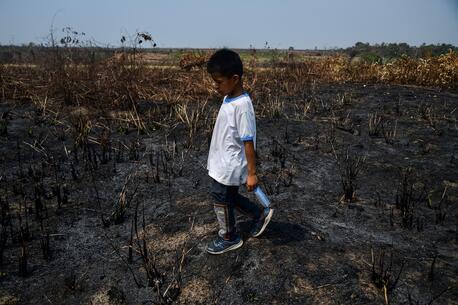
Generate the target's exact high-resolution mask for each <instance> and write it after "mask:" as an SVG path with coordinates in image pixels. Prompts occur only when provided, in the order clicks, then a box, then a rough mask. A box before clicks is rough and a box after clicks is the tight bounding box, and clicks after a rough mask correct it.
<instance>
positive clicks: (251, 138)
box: [240, 136, 253, 142]
mask: <svg viewBox="0 0 458 305" xmlns="http://www.w3.org/2000/svg"><path fill="white" fill-rule="evenodd" d="M240 139H241V140H242V141H243V142H246V141H253V136H245V137H242V138H240Z"/></svg>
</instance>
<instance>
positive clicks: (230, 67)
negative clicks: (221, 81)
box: [207, 48, 243, 77]
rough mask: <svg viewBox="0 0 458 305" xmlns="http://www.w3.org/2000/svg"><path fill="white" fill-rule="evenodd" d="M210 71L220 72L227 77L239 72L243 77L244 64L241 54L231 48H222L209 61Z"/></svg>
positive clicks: (208, 68) (208, 67)
mask: <svg viewBox="0 0 458 305" xmlns="http://www.w3.org/2000/svg"><path fill="white" fill-rule="evenodd" d="M207 72H208V73H210V74H211V73H220V74H221V75H223V76H226V77H232V76H233V75H235V74H237V75H238V76H240V77H242V75H243V64H242V60H240V56H239V54H237V53H236V52H234V51H232V50H229V49H226V48H224V49H220V50H218V51H216V52H215V53H214V54H213V55H212V56H211V57H210V60H209V61H208V63H207Z"/></svg>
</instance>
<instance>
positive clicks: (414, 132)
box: [0, 48, 458, 305]
mask: <svg viewBox="0 0 458 305" xmlns="http://www.w3.org/2000/svg"><path fill="white" fill-rule="evenodd" d="M73 51H74V50H73ZM73 51H72V50H70V49H69V50H66V49H65V48H64V49H56V52H55V53H51V55H50V56H49V57H47V58H43V59H42V60H40V61H38V62H37V63H36V64H34V65H28V66H21V65H8V66H7V65H3V66H0V98H1V102H0V144H1V145H0V207H1V214H0V283H1V285H0V304H2V305H3V304H409V305H413V304H415V305H427V304H437V305H439V304H444V305H445V304H458V141H457V139H458V126H457V107H458V93H457V89H458V56H457V55H456V54H455V53H449V54H445V55H442V56H440V57H434V58H430V59H413V58H408V57H401V58H399V59H397V60H395V61H393V62H390V63H388V64H385V65H379V64H368V63H364V62H357V63H351V62H350V61H349V59H348V58H347V57H345V56H342V55H336V56H324V57H321V58H320V59H312V58H310V59H306V60H301V61H295V60H290V61H288V62H281V63H279V64H276V65H272V66H270V67H265V66H263V67H258V66H257V65H256V59H255V58H253V61H250V62H247V63H246V66H247V67H248V68H247V69H246V76H245V80H244V84H245V88H246V90H247V91H248V92H249V93H250V94H251V96H252V97H253V102H254V107H255V111H256V115H257V128H258V151H257V156H258V159H257V162H258V165H257V166H258V173H259V177H260V181H261V185H262V186H263V187H264V189H265V190H266V192H267V193H268V195H269V196H270V197H271V199H272V201H273V205H274V208H275V209H276V213H275V215H274V218H273V220H272V222H271V224H270V225H269V227H268V229H267V230H266V232H265V234H264V235H262V237H260V238H258V239H249V238H247V237H246V236H245V235H246V234H245V232H246V231H247V230H248V229H249V225H250V224H249V222H248V220H247V219H246V218H244V217H243V216H242V215H239V217H238V219H239V227H240V230H241V232H242V235H244V238H245V244H244V246H243V247H242V248H241V249H240V250H238V251H234V252H230V253H227V254H224V255H221V256H210V255H208V254H206V252H205V246H206V243H207V242H208V241H209V240H210V239H211V238H213V236H214V235H215V233H216V221H215V216H214V214H213V209H212V205H211V200H210V198H209V197H208V195H207V191H208V186H209V178H208V176H207V173H206V170H205V166H206V158H207V152H208V145H209V140H210V137H211V132H212V127H213V124H214V120H215V117H216V114H217V110H218V108H219V103H220V101H221V98H220V97H218V96H217V95H216V93H215V91H214V90H213V89H212V83H211V79H210V78H209V76H208V75H207V74H206V72H205V69H203V68H202V67H203V65H204V63H205V59H206V58H207V57H208V54H206V53H204V52H201V53H198V54H190V55H187V56H183V58H182V60H181V61H180V65H179V66H174V67H170V66H163V67H160V66H157V62H158V61H159V62H160V58H158V57H157V56H150V57H148V56H145V55H144V54H142V55H139V54H137V53H136V52H135V50H134V52H126V53H122V54H119V55H116V56H114V57H113V58H111V59H109V60H103V61H94V60H92V61H91V60H90V57H88V59H87V60H86V61H75V60H73V57H72V52H73ZM249 196H252V195H251V194H249ZM253 199H254V198H253Z"/></svg>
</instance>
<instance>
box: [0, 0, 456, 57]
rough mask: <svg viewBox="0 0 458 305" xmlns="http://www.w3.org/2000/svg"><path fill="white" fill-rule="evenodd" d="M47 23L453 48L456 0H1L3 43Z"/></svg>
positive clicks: (194, 37)
mask: <svg viewBox="0 0 458 305" xmlns="http://www.w3.org/2000/svg"><path fill="white" fill-rule="evenodd" d="M52 23H53V24H54V28H55V29H56V35H57V36H58V37H61V36H62V32H61V31H60V29H62V28H63V27H66V26H69V27H72V28H73V29H75V30H76V31H83V32H85V33H87V37H88V38H92V39H94V40H95V41H97V42H99V43H102V44H110V45H119V44H120V42H119V41H120V38H121V36H122V35H125V34H133V33H135V32H136V31H147V32H149V33H150V34H151V35H152V36H153V38H154V40H155V41H156V42H157V44H158V47H163V48H173V47H195V48H219V47H223V46H225V47H230V48H248V47H249V46H250V45H253V47H256V48H263V47H264V44H265V42H266V41H268V42H269V45H270V46H271V47H272V48H288V47H290V46H293V47H295V48H296V49H312V48H314V47H318V48H332V47H349V46H352V45H354V44H355V42H357V41H362V42H369V43H371V44H374V43H381V42H407V43H408V44H410V45H420V44H421V43H423V42H425V43H427V44H430V43H433V44H436V43H451V44H453V45H455V46H458V0H378V1H377V0H314V1H311V0H302V1H301V0H281V1H280V0H277V1H271V0H232V1H228V0H225V1H223V0H149V1H148V0H130V1H121V0H110V1H108V0H72V1H70V0H0V43H1V44H2V45H6V44H23V43H29V42H34V43H45V42H46V40H47V38H46V37H47V36H48V34H49V32H50V28H51V24H52ZM57 30H59V31H57Z"/></svg>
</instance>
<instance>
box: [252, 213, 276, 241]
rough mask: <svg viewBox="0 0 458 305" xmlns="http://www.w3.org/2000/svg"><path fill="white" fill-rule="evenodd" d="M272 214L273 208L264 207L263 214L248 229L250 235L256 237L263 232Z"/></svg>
mask: <svg viewBox="0 0 458 305" xmlns="http://www.w3.org/2000/svg"><path fill="white" fill-rule="evenodd" d="M273 214H274V210H273V209H271V208H265V209H264V212H263V216H262V217H261V218H260V219H259V220H258V221H256V222H255V223H254V225H253V228H252V229H251V231H250V235H251V236H252V237H258V236H259V235H261V234H262V232H264V230H265V229H266V227H267V225H268V224H269V221H270V219H271V218H272V215H273Z"/></svg>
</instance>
